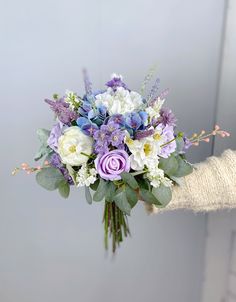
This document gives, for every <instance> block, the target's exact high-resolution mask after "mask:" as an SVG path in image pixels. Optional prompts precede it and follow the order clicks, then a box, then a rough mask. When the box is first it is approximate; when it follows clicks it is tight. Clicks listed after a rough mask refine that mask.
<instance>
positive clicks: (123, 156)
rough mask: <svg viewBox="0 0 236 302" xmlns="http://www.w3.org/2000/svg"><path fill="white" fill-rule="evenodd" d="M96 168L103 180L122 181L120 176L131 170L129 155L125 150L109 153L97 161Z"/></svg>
mask: <svg viewBox="0 0 236 302" xmlns="http://www.w3.org/2000/svg"><path fill="white" fill-rule="evenodd" d="M95 167H96V170H97V172H98V174H99V175H100V176H101V178H103V179H106V180H118V179H121V176H120V174H121V173H122V172H129V170H130V160H129V155H128V154H127V153H126V152H125V151H124V150H118V149H117V150H113V151H109V152H107V153H105V154H104V155H103V156H101V157H97V158H96V159H95Z"/></svg>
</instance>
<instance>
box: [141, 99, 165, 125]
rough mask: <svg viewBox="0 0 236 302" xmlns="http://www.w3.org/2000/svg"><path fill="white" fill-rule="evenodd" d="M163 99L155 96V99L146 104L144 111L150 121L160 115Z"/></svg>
mask: <svg viewBox="0 0 236 302" xmlns="http://www.w3.org/2000/svg"><path fill="white" fill-rule="evenodd" d="M164 102H165V100H164V99H161V98H160V97H158V98H157V100H156V101H155V102H154V103H153V104H151V105H150V106H148V107H147V108H146V109H145V111H146V112H147V114H148V116H149V120H150V121H152V119H153V118H155V119H157V118H158V117H159V116H160V110H161V107H162V106H163V104H164Z"/></svg>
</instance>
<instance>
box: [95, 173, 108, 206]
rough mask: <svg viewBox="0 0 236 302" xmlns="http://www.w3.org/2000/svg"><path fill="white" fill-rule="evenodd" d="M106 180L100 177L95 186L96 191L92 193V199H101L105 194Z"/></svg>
mask: <svg viewBox="0 0 236 302" xmlns="http://www.w3.org/2000/svg"><path fill="white" fill-rule="evenodd" d="M107 186H108V182H106V181H105V180H103V179H102V178H100V182H99V185H98V188H97V191H96V192H95V193H94V195H93V200H94V201H101V200H103V198H104V197H105V195H106V190H107Z"/></svg>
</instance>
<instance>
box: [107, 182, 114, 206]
mask: <svg viewBox="0 0 236 302" xmlns="http://www.w3.org/2000/svg"><path fill="white" fill-rule="evenodd" d="M115 193H116V186H115V185H114V183H113V182H111V181H110V182H109V183H108V184H107V190H106V194H105V198H106V200H107V201H112V200H113V197H114V195H115Z"/></svg>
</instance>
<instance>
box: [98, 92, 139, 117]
mask: <svg viewBox="0 0 236 302" xmlns="http://www.w3.org/2000/svg"><path fill="white" fill-rule="evenodd" d="M95 105H96V106H100V105H104V106H105V107H106V108H107V110H108V113H109V114H110V115H113V114H125V113H129V112H132V111H134V110H137V109H141V108H142V105H143V101H142V97H141V95H140V94H139V93H137V92H135V91H131V92H129V90H127V89H124V88H123V87H118V88H117V90H116V91H113V89H112V88H108V89H107V91H106V92H104V93H101V94H98V95H96V101H95Z"/></svg>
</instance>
